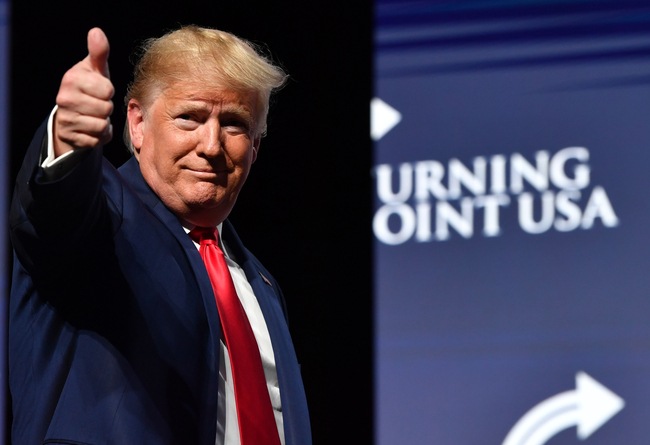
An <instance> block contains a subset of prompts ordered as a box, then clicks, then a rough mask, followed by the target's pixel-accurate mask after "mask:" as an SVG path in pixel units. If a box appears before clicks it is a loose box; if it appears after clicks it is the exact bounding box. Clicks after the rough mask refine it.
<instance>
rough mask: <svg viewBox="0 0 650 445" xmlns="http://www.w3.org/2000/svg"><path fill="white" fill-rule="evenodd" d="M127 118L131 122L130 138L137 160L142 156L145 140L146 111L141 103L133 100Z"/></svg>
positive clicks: (128, 108) (127, 111)
mask: <svg viewBox="0 0 650 445" xmlns="http://www.w3.org/2000/svg"><path fill="white" fill-rule="evenodd" d="M126 118H127V119H128V121H129V136H130V137H131V143H132V144H133V149H134V153H133V154H134V155H135V157H136V158H138V157H139V156H140V148H142V141H143V140H144V125H145V122H144V109H143V107H142V105H141V104H140V102H138V101H137V100H135V99H131V100H130V101H129V104H128V105H127V110H126Z"/></svg>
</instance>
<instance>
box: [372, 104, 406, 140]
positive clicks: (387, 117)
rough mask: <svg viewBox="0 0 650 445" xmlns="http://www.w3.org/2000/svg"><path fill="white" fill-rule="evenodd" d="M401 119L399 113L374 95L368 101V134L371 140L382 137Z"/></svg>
mask: <svg viewBox="0 0 650 445" xmlns="http://www.w3.org/2000/svg"><path fill="white" fill-rule="evenodd" d="M401 120H402V115H401V113H400V112H399V111H397V110H396V109H395V108H393V107H391V106H390V105H388V104H387V103H386V102H384V101H383V100H381V99H379V98H377V97H375V98H374V99H373V100H371V101H370V136H371V137H372V140H373V141H378V140H379V139H381V138H383V137H384V135H385V134H386V133H388V132H389V131H390V130H392V129H393V127H394V126H395V125H397V124H399V123H400V121H401Z"/></svg>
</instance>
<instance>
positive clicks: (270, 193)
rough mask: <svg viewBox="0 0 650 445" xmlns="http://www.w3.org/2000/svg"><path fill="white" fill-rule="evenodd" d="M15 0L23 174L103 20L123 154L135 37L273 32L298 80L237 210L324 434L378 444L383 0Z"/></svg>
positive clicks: (321, 438) (112, 147) (16, 121)
mask: <svg viewBox="0 0 650 445" xmlns="http://www.w3.org/2000/svg"><path fill="white" fill-rule="evenodd" d="M12 9H13V11H12V24H11V27H12V58H11V68H12V70H11V73H12V74H11V76H12V80H11V116H10V119H11V122H10V128H11V136H10V137H11V158H12V159H11V163H12V171H13V173H14V174H15V172H16V171H17V168H19V165H20V162H21V160H22V156H23V154H24V150H25V149H26V147H27V145H28V143H29V141H30V139H31V136H32V133H33V131H34V130H35V129H36V128H37V127H38V125H39V124H40V123H41V122H42V120H43V119H45V118H46V116H47V114H48V113H49V111H50V110H51V108H52V106H53V105H54V101H55V96H56V91H57V89H58V85H59V82H60V79H61V76H62V75H63V73H64V72H65V71H66V70H67V69H68V68H69V67H71V66H72V65H73V64H74V63H76V62H77V61H78V60H81V59H82V58H83V57H85V55H86V33H87V31H88V29H90V28H91V27H93V26H99V27H101V28H103V29H104V31H105V32H106V34H107V36H108V39H109V41H110V43H111V55H110V58H109V64H110V70H111V76H112V81H113V83H114V84H115V87H116V95H115V105H116V107H115V108H116V109H115V112H114V114H113V118H112V120H113V123H114V126H115V132H116V137H114V140H113V142H111V143H110V144H108V145H107V146H106V148H105V153H106V156H107V157H108V158H109V159H110V160H111V161H112V162H113V163H115V164H118V165H119V164H121V163H122V162H124V160H125V159H126V157H127V155H126V153H125V149H124V147H123V144H122V142H121V137H120V135H121V130H122V128H123V123H124V111H123V104H122V98H123V97H124V93H125V89H126V85H127V83H128V82H129V81H130V79H131V70H132V66H131V64H130V62H129V57H130V55H131V51H132V49H133V47H134V42H137V41H139V40H142V39H143V38H146V37H151V36H159V35H161V34H162V32H163V31H164V30H166V29H170V28H174V27H177V26H178V25H179V24H190V23H194V24H198V25H202V26H211V27H217V28H220V29H223V30H226V31H231V32H233V33H235V34H237V35H240V36H242V37H244V38H247V39H249V40H253V41H256V42H264V43H266V44H268V46H269V48H270V49H271V52H272V54H273V56H274V58H275V60H276V61H279V62H280V63H281V64H282V65H283V66H284V67H285V68H286V69H287V71H288V72H289V74H290V75H291V81H290V82H289V84H288V86H287V87H286V88H285V89H284V90H283V91H281V92H280V94H279V95H278V96H277V98H276V101H275V103H274V104H273V105H272V108H271V115H270V118H269V131H268V136H267V137H266V138H265V139H263V141H262V146H261V151H260V156H259V157H258V160H257V162H256V163H255V165H254V166H253V169H252V172H251V175H250V177H249V180H248V183H247V185H246V186H245V187H244V190H243V192H242V194H241V195H240V198H239V202H238V203H237V205H236V206H235V210H234V211H233V213H232V215H231V220H232V221H233V223H234V224H235V226H236V227H237V230H238V232H239V234H240V236H241V238H242V239H243V240H244V242H245V243H246V245H247V247H249V249H251V250H252V251H253V252H254V253H255V254H256V256H258V258H260V260H261V261H262V262H263V263H264V264H265V266H266V267H267V268H268V269H269V270H270V271H271V272H272V273H273V274H274V275H275V277H276V278H277V279H278V281H279V282H280V283H281V285H282V288H283V291H284V293H285V296H286V299H287V303H288V305H289V315H290V328H291V332H292V335H293V337H294V343H295V346H296V350H297V353H298V359H299V361H300V362H301V364H302V373H303V378H304V382H305V387H306V391H307V397H308V402H309V406H310V413H311V418H312V430H313V436H314V444H334V443H336V444H348V443H349V444H359V443H371V442H372V431H373V426H372V376H373V373H372V308H371V305H372V276H371V264H372V256H371V253H372V252H371V249H372V238H371V233H370V229H369V228H370V219H371V205H370V197H371V181H370V168H371V157H372V154H371V142H370V138H369V100H370V97H371V90H372V83H371V82H372V81H371V74H372V68H371V60H372V59H371V49H372V40H371V38H372V35H371V28H372V18H371V17H372V16H371V9H372V3H371V2H370V1H368V0H362V1H355V2H349V3H348V2H344V1H342V0H329V1H325V0H317V1H313V0H310V1H304V2H299V1H285V2H262V1H259V2H254V1H239V2H219V1H213V2H196V1H194V0H183V1H169V0H164V1H152V0H148V1H133V0H132V1H124V0H118V1H110V2H109V1H105V2H89V1H78V2H56V1H55V2H45V1H43V2H31V1H25V0H18V1H15V2H13V5H12Z"/></svg>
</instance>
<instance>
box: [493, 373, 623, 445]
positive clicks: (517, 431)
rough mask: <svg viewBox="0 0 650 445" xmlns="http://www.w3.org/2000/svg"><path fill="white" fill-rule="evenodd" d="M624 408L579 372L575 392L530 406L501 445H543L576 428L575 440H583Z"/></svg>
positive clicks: (613, 395)
mask: <svg viewBox="0 0 650 445" xmlns="http://www.w3.org/2000/svg"><path fill="white" fill-rule="evenodd" d="M624 406H625V401H624V400H623V399H622V398H620V397H619V396H617V395H616V394H614V393H613V392H612V391H610V390H609V389H607V388H605V387H604V386H603V385H601V384H600V383H598V382H597V381H596V380H594V379H593V378H592V377H590V376H589V375H588V374H587V373H585V372H582V371H580V372H578V373H577V374H576V389H575V390H571V391H565V392H562V393H560V394H556V395H554V396H553V397H551V398H549V399H546V400H544V401H543V402H541V403H539V404H538V405H536V406H534V407H533V408H532V409H531V410H530V411H528V412H527V413H526V414H525V415H524V417H522V418H521V419H519V421H518V422H517V423H516V424H515V426H513V427H512V429H511V430H510V432H509V433H508V435H507V436H506V439H505V440H504V441H503V445H543V444H545V443H546V442H547V441H548V440H549V439H550V438H551V437H553V436H555V435H556V434H557V433H559V432H560V431H563V430H565V429H567V428H571V427H572V426H577V427H578V439H580V440H585V439H586V438H587V437H589V436H591V434H592V433H593V432H594V431H596V430H597V429H598V428H600V427H601V426H602V425H603V424H604V423H605V422H607V421H608V420H609V419H611V418H612V417H614V415H616V413H618V412H619V411H620V410H622V409H623V407H624Z"/></svg>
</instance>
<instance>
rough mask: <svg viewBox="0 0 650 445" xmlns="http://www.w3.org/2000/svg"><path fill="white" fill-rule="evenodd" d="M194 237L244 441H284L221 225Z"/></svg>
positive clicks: (261, 444) (272, 444)
mask: <svg viewBox="0 0 650 445" xmlns="http://www.w3.org/2000/svg"><path fill="white" fill-rule="evenodd" d="M190 237H191V238H192V239H193V240H194V241H196V242H198V243H199V244H200V248H199V252H200V253H201V257H202V258H203V262H204V263H205V268H206V269H207V270H208V275H209V276H210V282H211V283H212V290H214V295H215V298H216V300H217V309H218V310H219V318H220V319H221V326H222V328H223V334H224V337H225V340H226V345H227V346H228V354H229V355H230V366H231V368H232V380H233V385H234V387H235V403H236V405H237V418H238V419H239V437H240V439H241V443H242V445H280V437H279V435H278V427H277V424H276V423H275V416H274V414H273V406H272V405H271V398H270V396H269V391H268V389H267V387H266V378H265V377H264V368H263V367H262V359H261V358H260V351H259V349H258V346H257V342H256V341H255V336H254V334H253V330H252V329H251V326H250V324H249V322H248V317H247V316H246V312H245V311H244V308H243V307H242V305H241V302H240V301H239V297H238V296H237V292H236V291H235V285H234V284H233V282H232V277H231V276H230V271H229V270H228V265H227V264H226V259H225V258H224V256H223V252H222V251H221V249H220V248H219V243H218V241H217V240H218V237H219V235H218V232H217V229H211V228H204V227H196V228H194V229H193V230H191V231H190Z"/></svg>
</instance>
